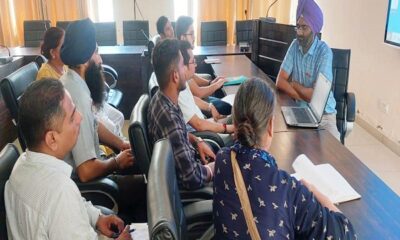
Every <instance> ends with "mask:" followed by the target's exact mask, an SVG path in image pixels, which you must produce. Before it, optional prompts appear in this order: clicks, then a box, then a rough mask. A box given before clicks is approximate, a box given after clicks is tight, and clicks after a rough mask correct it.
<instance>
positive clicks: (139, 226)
mask: <svg viewBox="0 0 400 240" xmlns="http://www.w3.org/2000/svg"><path fill="white" fill-rule="evenodd" d="M129 229H135V231H134V232H131V236H132V238H133V239H135V240H137V239H140V240H149V239H150V237H149V228H148V226H147V223H132V224H131V225H130V226H129ZM98 239H99V240H110V239H113V238H108V237H106V236H104V235H103V234H100V233H99V235H98Z"/></svg>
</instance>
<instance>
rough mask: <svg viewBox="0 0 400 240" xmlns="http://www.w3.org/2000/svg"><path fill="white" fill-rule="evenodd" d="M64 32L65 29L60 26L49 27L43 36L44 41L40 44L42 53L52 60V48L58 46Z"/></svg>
mask: <svg viewBox="0 0 400 240" xmlns="http://www.w3.org/2000/svg"><path fill="white" fill-rule="evenodd" d="M64 34H65V31H64V30H63V29H61V28H58V27H51V28H49V29H47V31H46V32H45V34H44V37H43V43H42V45H41V46H40V52H41V54H42V55H43V56H45V57H46V58H47V59H49V60H51V54H50V50H51V49H55V48H57V47H58V45H59V44H60V41H61V38H62V37H63V36H64Z"/></svg>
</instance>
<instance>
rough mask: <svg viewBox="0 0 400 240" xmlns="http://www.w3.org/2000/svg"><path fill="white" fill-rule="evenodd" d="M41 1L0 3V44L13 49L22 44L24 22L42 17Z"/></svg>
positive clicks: (15, 0)
mask: <svg viewBox="0 0 400 240" xmlns="http://www.w3.org/2000/svg"><path fill="white" fill-rule="evenodd" d="M41 3H42V0H2V1H0V16H1V17H0V29H1V30H0V44H2V45H5V46H8V47H13V46H19V45H23V44H24V37H23V36H24V21H25V20H38V19H42V17H43V8H42V4H41Z"/></svg>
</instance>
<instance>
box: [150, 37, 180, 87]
mask: <svg viewBox="0 0 400 240" xmlns="http://www.w3.org/2000/svg"><path fill="white" fill-rule="evenodd" d="M152 62H153V68H154V72H155V74H156V77H157V82H158V85H159V86H160V89H165V88H166V87H167V86H168V83H169V75H170V74H171V71H172V70H174V68H176V67H177V65H178V63H179V42H178V40H176V39H165V40H163V41H161V42H159V43H158V44H157V45H156V46H155V48H154V50H153V56H152Z"/></svg>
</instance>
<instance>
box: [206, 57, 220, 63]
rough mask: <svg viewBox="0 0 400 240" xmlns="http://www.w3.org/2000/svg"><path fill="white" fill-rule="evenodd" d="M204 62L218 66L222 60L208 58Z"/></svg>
mask: <svg viewBox="0 0 400 240" xmlns="http://www.w3.org/2000/svg"><path fill="white" fill-rule="evenodd" d="M204 62H205V63H207V64H216V63H221V59H219V58H207V59H204Z"/></svg>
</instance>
